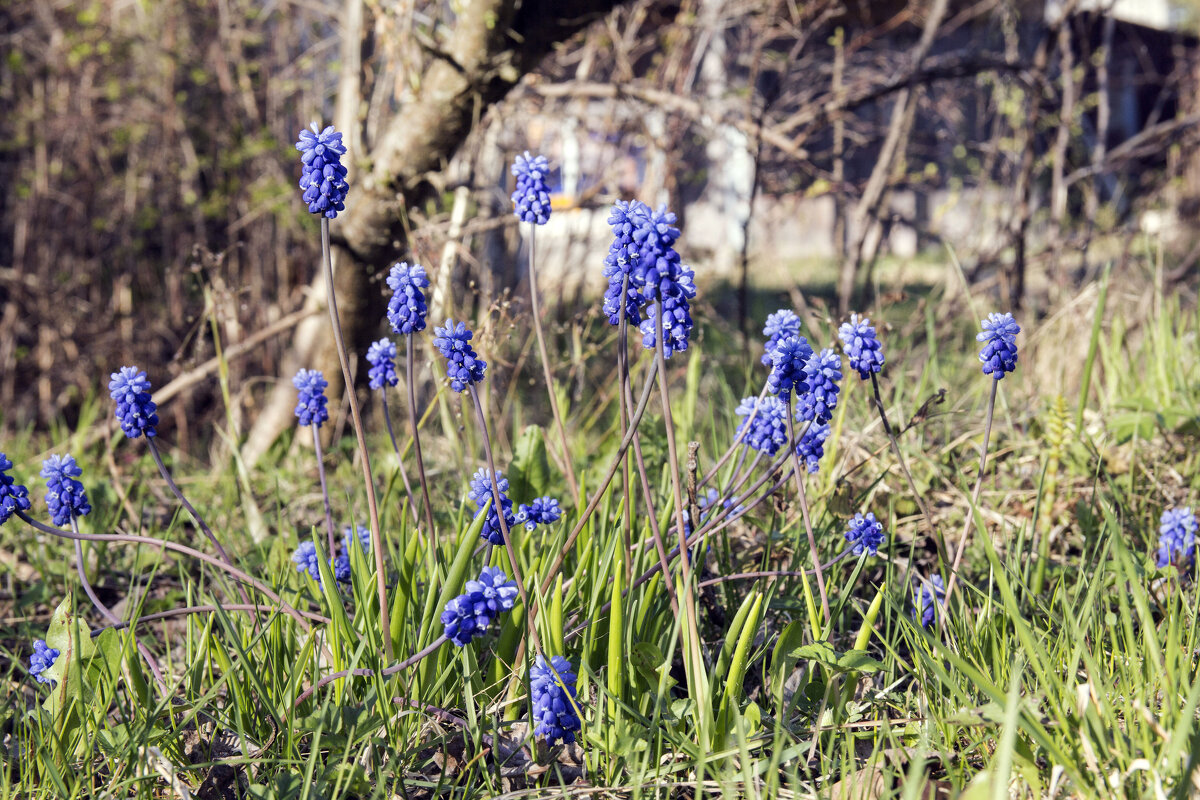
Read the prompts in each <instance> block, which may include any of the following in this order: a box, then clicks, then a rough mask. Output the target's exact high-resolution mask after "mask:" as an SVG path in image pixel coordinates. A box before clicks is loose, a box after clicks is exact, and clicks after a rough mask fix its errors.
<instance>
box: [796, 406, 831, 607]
mask: <svg viewBox="0 0 1200 800" xmlns="http://www.w3.org/2000/svg"><path fill="white" fill-rule="evenodd" d="M787 424H788V445H787V446H788V449H789V450H791V451H792V471H793V473H794V474H795V476H796V491H797V492H798V494H799V499H800V516H801V517H802V518H803V520H804V532H805V533H806V534H808V550H809V553H810V554H811V556H812V562H813V566H814V567H816V575H817V591H818V592H819V593H820V595H821V611H822V612H823V613H824V614H825V619H826V620H828V619H829V595H828V594H827V593H826V592H825V573H824V570H822V569H821V554H820V551H819V550H818V549H817V537H816V536H815V535H814V534H813V528H812V520H810V519H809V517H808V498H807V497H806V496H805V493H804V470H803V469H801V467H800V454H799V453H797V452H796V447H797V445H799V444H800V440H799V439H797V438H796V423H795V422H794V421H793V419H792V397H791V393H790V392H789V393H788V403H787Z"/></svg>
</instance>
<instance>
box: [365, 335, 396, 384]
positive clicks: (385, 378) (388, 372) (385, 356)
mask: <svg viewBox="0 0 1200 800" xmlns="http://www.w3.org/2000/svg"><path fill="white" fill-rule="evenodd" d="M367 363H368V364H370V365H371V368H370V369H368V370H367V378H368V379H369V380H370V382H371V384H370V385H371V388H372V389H382V388H383V387H385V386H395V385H396V384H397V383H399V382H400V378H398V377H397V376H396V343H395V342H393V341H392V340H391V339H388V338H386V337H385V338H383V339H380V340H379V341H377V342H371V346H370V347H368V348H367Z"/></svg>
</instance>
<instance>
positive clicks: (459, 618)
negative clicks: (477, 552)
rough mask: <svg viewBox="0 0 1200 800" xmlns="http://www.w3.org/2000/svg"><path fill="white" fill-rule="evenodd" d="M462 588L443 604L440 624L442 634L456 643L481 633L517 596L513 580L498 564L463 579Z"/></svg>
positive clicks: (463, 645) (468, 639) (462, 642)
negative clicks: (465, 583) (476, 578)
mask: <svg viewBox="0 0 1200 800" xmlns="http://www.w3.org/2000/svg"><path fill="white" fill-rule="evenodd" d="M464 588H465V589H466V591H465V592H464V593H463V594H460V595H459V596H458V597H455V598H454V599H453V600H451V601H450V602H449V603H447V604H446V610H445V611H443V612H442V625H444V626H445V628H446V638H447V639H449V640H450V641H452V642H454V643H455V644H456V645H458V646H459V647H465V646H466V645H467V644H468V643H469V642H470V641H471V640H472V639H474V638H475V637H477V636H482V635H483V634H484V633H485V632H486V631H487V629H488V627H489V626H490V625H491V624H492V622H493V620H495V619H496V617H498V616H500V612H502V611H511V610H512V607H513V604H514V603H515V602H516V600H517V594H518V589H517V583H516V581H510V580H509V579H508V576H507V575H505V574H504V573H503V572H502V571H501V570H500V568H499V567H484V568H483V571H481V572H480V573H479V579H478V580H474V581H467V585H466V586H465V587H464Z"/></svg>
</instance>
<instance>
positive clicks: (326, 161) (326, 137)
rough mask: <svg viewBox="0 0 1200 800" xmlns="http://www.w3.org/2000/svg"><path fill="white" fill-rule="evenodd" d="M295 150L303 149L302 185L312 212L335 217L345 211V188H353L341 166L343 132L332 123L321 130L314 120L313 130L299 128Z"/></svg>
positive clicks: (301, 157) (343, 147)
mask: <svg viewBox="0 0 1200 800" xmlns="http://www.w3.org/2000/svg"><path fill="white" fill-rule="evenodd" d="M296 149H297V150H299V151H300V165H301V173H300V188H301V189H303V190H304V202H306V203H308V210H309V213H311V214H324V215H325V216H326V217H329V219H334V218H336V217H337V215H338V212H339V211H345V210H346V204H345V200H346V191H347V190H348V189H349V188H350V187H349V186H348V185H347V183H346V168H345V167H344V166H342V156H344V155H345V154H346V146H345V145H344V144H342V134H340V133H338V132H337V131H336V130H334V129H333V126H332V125H330V126H329V127H327V128H325V129H324V130H320V129H319V128H318V127H317V123H315V122H314V123H313V124H312V130H303V131H300V141H298V142H296Z"/></svg>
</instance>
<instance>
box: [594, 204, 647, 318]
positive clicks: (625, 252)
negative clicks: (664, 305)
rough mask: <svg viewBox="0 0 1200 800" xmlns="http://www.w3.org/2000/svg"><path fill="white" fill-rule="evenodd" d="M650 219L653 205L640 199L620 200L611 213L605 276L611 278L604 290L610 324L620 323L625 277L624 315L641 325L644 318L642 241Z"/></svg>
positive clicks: (605, 258)
mask: <svg viewBox="0 0 1200 800" xmlns="http://www.w3.org/2000/svg"><path fill="white" fill-rule="evenodd" d="M649 220H650V207H649V206H647V205H646V204H645V203H643V202H641V201H639V200H633V201H630V202H626V201H625V200H618V201H617V202H615V203H613V207H612V211H611V212H609V215H608V224H609V227H611V228H612V232H613V241H612V244H611V245H609V247H608V254H607V255H606V256H605V257H604V277H606V278H608V289H607V290H606V291H605V292H604V313H605V314H607V315H608V322H609V324H610V325H617V324H619V323H620V321H621V313H620V308H619V305H620V302H621V288H622V284H623V283H624V282H625V277H626V276H628V278H629V284H628V286H627V287H626V289H625V318H626V319H627V320H628V321H629V324H631V325H639V324H640V323H641V321H642V317H641V313H640V310H639V309H641V307H642V305H644V304H645V302H646V299H645V298H644V297H643V296H642V291H641V289H642V287H643V286H644V285H645V283H646V281H645V274H644V270H642V269H640V266H641V245H640V242H641V240H642V239H644V238H645V236H646V229H647V226H648V224H649Z"/></svg>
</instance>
